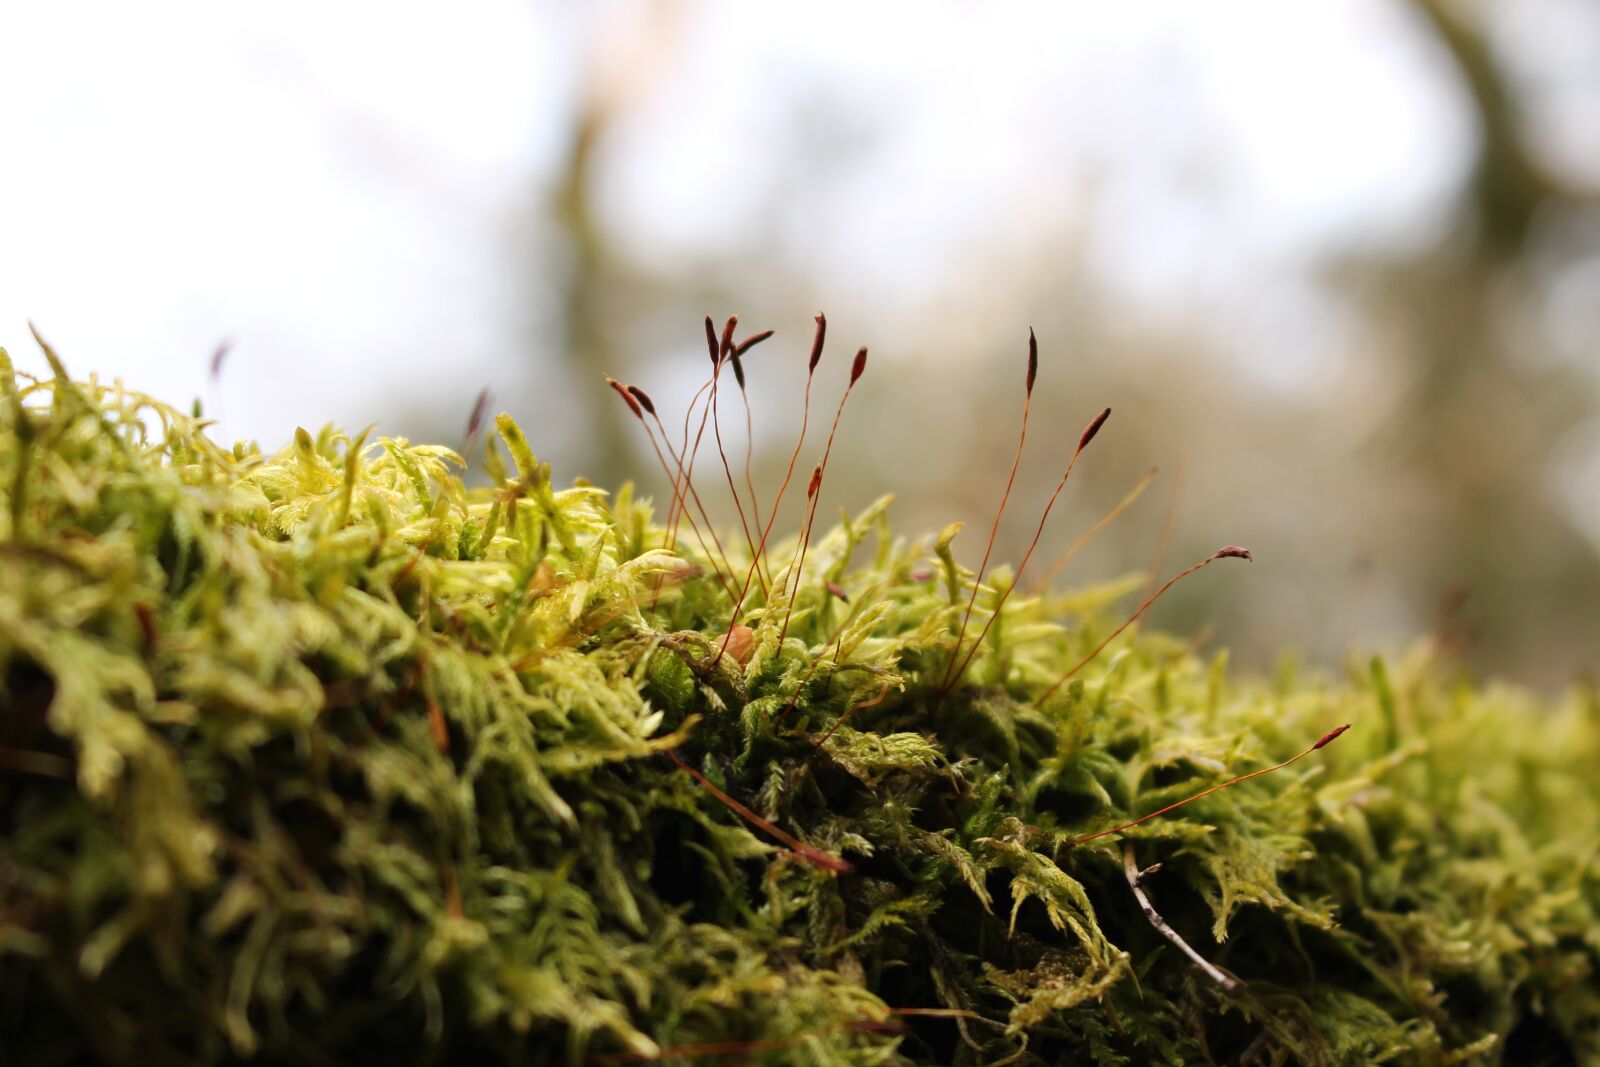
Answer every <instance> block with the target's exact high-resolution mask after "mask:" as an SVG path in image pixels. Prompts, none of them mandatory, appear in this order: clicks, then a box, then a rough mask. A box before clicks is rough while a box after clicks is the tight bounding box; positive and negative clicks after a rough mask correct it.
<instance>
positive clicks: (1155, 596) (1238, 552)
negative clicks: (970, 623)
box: [1033, 545, 1255, 708]
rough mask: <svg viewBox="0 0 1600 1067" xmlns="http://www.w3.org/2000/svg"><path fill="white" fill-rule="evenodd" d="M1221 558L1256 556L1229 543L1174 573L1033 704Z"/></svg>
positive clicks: (1039, 704)
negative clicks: (1166, 595)
mask: <svg viewBox="0 0 1600 1067" xmlns="http://www.w3.org/2000/svg"><path fill="white" fill-rule="evenodd" d="M1219 559H1242V560H1244V561H1245V562H1246V563H1253V562H1254V561H1255V557H1254V556H1252V555H1250V550H1249V549H1248V548H1240V547H1239V546H1238V545H1227V546H1225V547H1223V548H1219V549H1217V550H1216V551H1215V552H1213V553H1212V554H1211V555H1209V556H1207V557H1206V558H1205V559H1203V560H1201V561H1200V562H1199V563H1196V564H1195V565H1194V566H1192V567H1189V568H1188V569H1187V570H1182V571H1179V572H1178V573H1177V574H1174V575H1173V576H1172V577H1171V578H1168V579H1167V580H1166V583H1165V584H1163V585H1162V586H1161V588H1160V589H1157V590H1156V591H1155V592H1154V593H1151V594H1150V595H1149V596H1147V597H1145V598H1144V600H1143V602H1141V603H1140V604H1139V606H1138V607H1137V608H1135V609H1134V612H1133V614H1132V615H1129V616H1128V617H1127V619H1125V620H1124V621H1123V623H1122V625H1121V626H1118V627H1117V628H1116V629H1115V630H1112V631H1111V632H1110V633H1109V634H1107V635H1106V636H1105V640H1103V641H1101V642H1100V643H1099V644H1098V645H1096V646H1094V651H1092V652H1090V653H1089V654H1088V655H1087V656H1085V657H1083V658H1082V659H1081V660H1079V661H1078V662H1077V663H1075V664H1073V666H1072V668H1071V669H1070V670H1068V671H1067V673H1065V674H1063V675H1062V676H1061V677H1060V678H1057V679H1056V681H1055V684H1053V685H1052V686H1050V688H1049V689H1046V690H1045V691H1044V692H1043V693H1041V694H1039V696H1038V698H1037V699H1036V700H1034V702H1033V706H1034V707H1036V708H1039V707H1043V706H1044V702H1045V701H1046V700H1049V699H1050V697H1051V696H1052V695H1054V694H1055V691H1056V690H1057V689H1060V688H1061V687H1062V686H1063V685H1065V684H1066V682H1067V679H1069V678H1071V677H1072V676H1073V675H1074V674H1077V673H1078V672H1079V671H1081V670H1082V669H1083V668H1084V667H1085V666H1086V665H1088V663H1089V662H1090V661H1091V660H1093V659H1094V658H1095V657H1096V656H1098V655H1099V654H1100V653H1101V652H1103V651H1105V647H1106V646H1107V645H1109V644H1110V643H1111V642H1112V641H1115V640H1116V639H1117V635H1118V634H1120V633H1122V631H1124V630H1126V629H1127V628H1128V627H1130V626H1132V625H1133V624H1134V623H1136V622H1138V621H1139V619H1140V618H1142V617H1143V616H1144V613H1145V612H1147V611H1149V610H1150V606H1151V605H1152V604H1154V603H1155V602H1156V601H1157V600H1160V599H1161V597H1162V595H1163V594H1164V593H1166V591H1167V590H1168V589H1171V588H1172V587H1173V586H1175V585H1177V584H1178V583H1179V582H1181V581H1183V580H1184V579H1185V578H1187V577H1189V575H1191V574H1193V573H1195V572H1196V571H1200V570H1204V569H1205V568H1207V567H1209V566H1211V564H1213V563H1215V562H1216V561H1217V560H1219Z"/></svg>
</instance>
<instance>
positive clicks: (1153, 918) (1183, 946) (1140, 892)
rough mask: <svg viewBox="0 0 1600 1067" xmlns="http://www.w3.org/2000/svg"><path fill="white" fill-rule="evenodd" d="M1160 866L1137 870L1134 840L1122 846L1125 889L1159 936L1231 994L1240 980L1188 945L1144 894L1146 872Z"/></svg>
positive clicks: (1147, 873) (1150, 873)
mask: <svg viewBox="0 0 1600 1067" xmlns="http://www.w3.org/2000/svg"><path fill="white" fill-rule="evenodd" d="M1160 869H1161V864H1159V863H1157V864H1155V865H1153V866H1150V867H1146V868H1145V869H1144V870H1142V871H1141V870H1139V869H1138V868H1137V867H1136V866H1135V865H1134V862H1133V842H1131V841H1130V842H1128V843H1127V844H1125V845H1123V846H1122V872H1123V874H1124V876H1126V878H1127V879H1128V888H1129V889H1132V890H1133V895H1134V897H1136V898H1137V899H1138V901H1139V907H1140V908H1142V909H1144V917H1145V918H1146V919H1149V920H1150V925H1151V926H1154V927H1155V928H1156V931H1157V932H1158V933H1159V934H1160V935H1161V936H1162V937H1164V938H1166V939H1167V940H1168V941H1171V942H1172V943H1173V944H1174V945H1176V946H1178V951H1180V952H1182V953H1183V954H1184V955H1185V956H1188V957H1189V958H1190V959H1191V960H1193V961H1194V962H1195V965H1196V966H1197V967H1199V968H1200V969H1201V970H1202V971H1204V972H1205V973H1206V977H1207V978H1210V979H1211V980H1212V981H1213V982H1215V983H1217V984H1218V985H1219V986H1221V987H1222V988H1223V989H1226V990H1227V991H1228V992H1230V993H1233V992H1236V991H1237V990H1238V989H1239V987H1240V986H1241V985H1242V984H1243V983H1242V982H1240V981H1239V980H1238V979H1237V978H1234V977H1233V976H1232V975H1227V974H1223V973H1222V972H1221V971H1219V970H1217V968H1216V966H1215V965H1214V964H1212V963H1211V961H1210V960H1207V959H1206V958H1205V957H1204V956H1202V955H1200V953H1198V952H1196V951H1195V950H1194V949H1193V948H1192V947H1190V945H1189V942H1187V941H1185V940H1184V939H1183V938H1182V937H1180V936H1179V935H1178V931H1176V930H1174V929H1173V928H1172V927H1171V926H1168V925H1167V920H1165V919H1163V918H1162V917H1161V913H1160V912H1158V911H1156V908H1155V905H1154V904H1152V903H1150V898H1149V897H1147V896H1145V893H1144V886H1143V884H1142V883H1143V882H1144V880H1145V878H1146V877H1147V876H1148V875H1152V874H1154V873H1155V872H1156V871H1158V870H1160Z"/></svg>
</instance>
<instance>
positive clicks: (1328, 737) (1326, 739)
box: [1070, 723, 1350, 848]
mask: <svg viewBox="0 0 1600 1067" xmlns="http://www.w3.org/2000/svg"><path fill="white" fill-rule="evenodd" d="M1348 729H1350V723H1345V724H1344V725H1343V726H1338V727H1335V728H1334V729H1332V730H1329V731H1328V732H1327V733H1325V734H1323V735H1322V737H1321V738H1320V739H1319V740H1318V741H1317V743H1316V744H1314V745H1312V746H1311V747H1310V748H1308V749H1305V750H1303V751H1301V752H1297V753H1296V754H1295V755H1293V756H1290V757H1289V758H1288V759H1286V760H1284V761H1283V762H1282V763H1274V764H1273V765H1272V766H1270V767H1262V768H1261V769H1259V770H1254V771H1251V772H1250V773H1249V774H1241V775H1239V776H1238V777H1237V778H1230V779H1228V780H1227V781H1226V782H1219V783H1217V784H1216V785H1214V786H1211V787H1210V788H1208V789H1202V790H1200V792H1198V793H1196V794H1194V795H1193V796H1190V797H1185V798H1184V799H1182V800H1180V801H1178V802H1177V803H1176V804H1168V805H1167V806H1166V807H1164V808H1162V809H1160V810H1159V811H1152V812H1151V813H1150V814H1149V815H1141V816H1139V817H1138V818H1137V819H1134V820H1133V821H1132V822H1125V823H1123V824H1122V825H1121V826H1113V827H1112V828H1111V829H1109V830H1101V831H1099V832H1098V833H1093V834H1088V835H1086V836H1084V837H1077V838H1074V839H1073V840H1072V841H1071V842H1070V844H1071V846H1072V847H1073V848H1076V847H1077V846H1079V845H1083V844H1087V843H1088V842H1090V841H1097V840H1099V839H1100V838H1102V837H1110V836H1111V835H1112V834H1120V833H1121V832H1122V831H1124V830H1131V829H1133V828H1134V827H1135V826H1138V825H1139V824H1140V823H1146V822H1149V821H1150V820H1151V819H1154V818H1156V817H1157V816H1161V815H1165V814H1167V813H1168V812H1170V811H1176V810H1178V809H1179V808H1181V807H1183V806H1184V805H1185V804H1193V803H1194V802H1195V801H1197V800H1199V799H1201V798H1202V797H1208V796H1210V795H1211V794H1212V793H1216V792H1220V791H1221V790H1224V789H1227V788H1229V787H1230V786H1235V785H1238V784H1239V783H1240V782H1248V781H1249V780H1250V779H1252V778H1260V777H1261V776H1262V775H1263V774H1271V773H1272V772H1273V771H1281V770H1283V768H1285V767H1287V766H1289V765H1290V764H1292V763H1297V762H1299V761H1300V760H1303V759H1305V758H1306V757H1307V756H1309V755H1311V753H1313V752H1315V751H1316V750H1317V749H1319V748H1322V747H1323V746H1324V745H1327V744H1329V743H1330V742H1332V741H1334V740H1336V739H1337V738H1338V737H1339V735H1340V734H1342V733H1344V732H1345V731H1346V730H1348Z"/></svg>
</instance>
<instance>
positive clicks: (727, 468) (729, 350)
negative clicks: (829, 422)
mask: <svg viewBox="0 0 1600 1067" xmlns="http://www.w3.org/2000/svg"><path fill="white" fill-rule="evenodd" d="M738 321H739V317H738V316H737V315H735V316H733V317H732V318H730V319H728V325H727V326H726V327H724V328H723V331H722V347H721V350H720V352H719V353H717V354H713V356H712V363H713V367H712V371H711V428H712V436H713V437H714V438H715V439H716V443H717V458H718V459H720V460H721V461H722V473H723V474H724V475H726V476H727V479H728V495H729V496H731V497H733V507H734V510H735V511H737V512H738V513H739V527H740V529H742V530H743V531H744V539H745V541H746V543H747V544H748V545H749V546H750V555H751V557H752V558H754V557H755V555H756V539H755V537H754V536H753V535H752V534H751V533H750V520H749V518H748V517H747V516H746V515H745V510H744V501H743V500H742V499H740V497H739V487H738V485H737V484H735V482H734V480H733V467H732V465H731V464H729V463H728V453H727V450H726V449H724V448H723V446H722V413H721V410H720V408H719V407H718V404H717V397H718V394H719V392H720V390H719V389H718V383H719V381H720V379H721V377H722V368H723V367H724V366H725V365H727V364H728V362H729V361H730V360H731V359H732V358H733V328H734V326H735V325H737V324H738ZM710 323H711V317H710V316H709V315H708V316H706V324H707V325H708V326H709V325H710ZM707 336H708V337H709V336H710V335H709V331H708V334H707ZM756 580H757V581H763V579H762V576H761V572H760V570H759V568H758V569H757V571H756ZM763 588H765V584H764V582H763Z"/></svg>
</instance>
